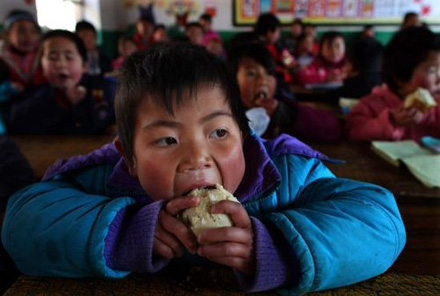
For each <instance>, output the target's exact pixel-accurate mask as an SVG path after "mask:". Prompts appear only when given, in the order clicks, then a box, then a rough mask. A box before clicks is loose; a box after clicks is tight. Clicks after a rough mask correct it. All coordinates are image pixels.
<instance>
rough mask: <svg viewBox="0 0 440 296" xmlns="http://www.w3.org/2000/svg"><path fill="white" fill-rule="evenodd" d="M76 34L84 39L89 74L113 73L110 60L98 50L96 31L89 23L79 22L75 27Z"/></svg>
mask: <svg viewBox="0 0 440 296" xmlns="http://www.w3.org/2000/svg"><path fill="white" fill-rule="evenodd" d="M75 33H76V34H77V35H78V36H79V37H80V38H81V39H82V41H83V42H84V45H85V47H86V49H87V64H88V68H87V73H89V74H90V75H103V74H105V73H108V72H111V71H112V70H113V69H112V66H111V61H110V59H109V58H108V57H107V56H106V55H105V54H104V53H103V52H102V51H101V50H100V49H99V48H98V45H97V43H96V29H95V26H93V25H92V24H91V23H89V22H87V21H79V22H77V23H76V26H75Z"/></svg>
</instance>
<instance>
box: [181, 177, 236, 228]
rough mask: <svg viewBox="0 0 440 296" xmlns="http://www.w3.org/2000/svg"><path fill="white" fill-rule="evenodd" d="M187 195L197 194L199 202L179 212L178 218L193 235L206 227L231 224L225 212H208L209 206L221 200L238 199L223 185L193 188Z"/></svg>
mask: <svg viewBox="0 0 440 296" xmlns="http://www.w3.org/2000/svg"><path fill="white" fill-rule="evenodd" d="M188 195H191V196H199V197H200V198H201V200H200V203H199V204H198V205H197V206H196V207H192V208H188V209H186V210H184V211H183V212H182V213H181V214H180V219H181V220H182V221H183V223H185V224H186V225H187V226H188V227H189V228H190V229H191V230H192V232H193V233H194V234H195V235H198V234H200V233H201V232H202V231H203V230H204V229H207V228H219V227H228V226H233V223H232V220H231V218H230V217H229V215H226V214H212V213H210V210H211V206H212V205H213V204H215V203H217V202H219V201H221V200H230V201H234V202H238V203H239V201H238V200H237V199H236V198H235V197H234V196H233V195H232V194H231V193H229V192H228V191H226V190H225V189H224V188H223V186H221V185H219V184H217V185H216V186H215V188H199V189H194V190H193V191H191V192H190V193H189V194H188Z"/></svg>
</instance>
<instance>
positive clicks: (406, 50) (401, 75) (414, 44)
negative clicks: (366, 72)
mask: <svg viewBox="0 0 440 296" xmlns="http://www.w3.org/2000/svg"><path fill="white" fill-rule="evenodd" d="M432 51H440V40H439V37H438V36H436V35H435V34H434V33H433V32H432V31H430V30H429V29H427V28H423V27H411V28H407V29H405V30H401V31H399V32H397V33H396V34H395V35H394V36H393V38H392V39H391V41H390V42H389V43H388V45H387V46H386V47H385V50H384V52H383V59H382V73H383V80H384V82H386V83H387V85H388V87H389V88H390V89H391V90H393V91H394V92H398V89H399V83H401V82H408V81H409V80H410V79H411V76H412V74H413V72H414V69H415V68H416V67H417V66H418V65H419V64H420V63H422V62H424V61H425V60H426V59H427V57H428V55H429V53H430V52H432Z"/></svg>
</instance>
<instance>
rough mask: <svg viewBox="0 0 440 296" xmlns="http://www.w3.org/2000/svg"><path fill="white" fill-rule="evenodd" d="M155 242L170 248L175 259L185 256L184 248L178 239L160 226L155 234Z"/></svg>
mask: <svg viewBox="0 0 440 296" xmlns="http://www.w3.org/2000/svg"><path fill="white" fill-rule="evenodd" d="M155 241H159V242H161V243H162V244H163V245H165V246H166V247H167V248H169V249H170V250H171V252H172V254H173V257H180V256H182V255H183V251H182V247H181V246H180V243H179V242H178V241H177V240H176V238H175V237H174V236H173V235H172V234H170V233H168V232H167V231H166V230H164V229H163V228H162V227H161V226H160V225H158V227H157V229H156V233H155Z"/></svg>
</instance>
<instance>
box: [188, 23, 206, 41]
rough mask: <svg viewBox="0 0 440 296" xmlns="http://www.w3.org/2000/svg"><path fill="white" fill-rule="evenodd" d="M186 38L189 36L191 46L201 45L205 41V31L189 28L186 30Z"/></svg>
mask: <svg viewBox="0 0 440 296" xmlns="http://www.w3.org/2000/svg"><path fill="white" fill-rule="evenodd" d="M186 36H188V39H189V42H191V44H196V45H200V44H202V40H203V30H202V28H199V27H189V28H188V29H187V30H186Z"/></svg>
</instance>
